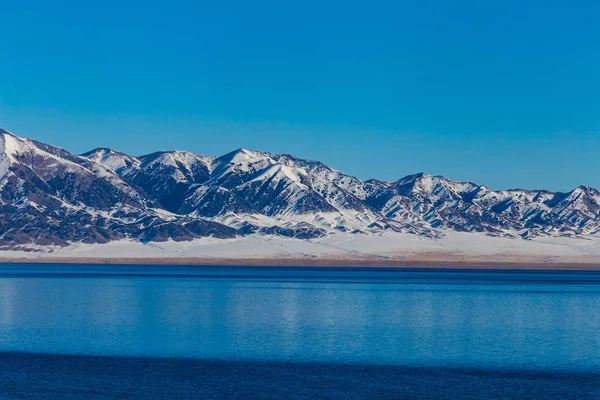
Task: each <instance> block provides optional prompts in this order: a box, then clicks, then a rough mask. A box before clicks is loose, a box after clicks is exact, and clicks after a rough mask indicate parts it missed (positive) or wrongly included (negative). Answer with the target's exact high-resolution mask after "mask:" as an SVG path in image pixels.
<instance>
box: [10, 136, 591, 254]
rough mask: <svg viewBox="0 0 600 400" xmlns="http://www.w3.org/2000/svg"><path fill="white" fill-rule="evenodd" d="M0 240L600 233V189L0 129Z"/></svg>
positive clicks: (25, 243) (43, 242)
mask: <svg viewBox="0 0 600 400" xmlns="http://www.w3.org/2000/svg"><path fill="white" fill-rule="evenodd" d="M0 188H1V191H0V247H1V248H19V246H21V247H23V248H26V247H27V246H28V245H29V246H30V247H31V246H33V245H36V246H37V245H55V246H66V245H69V244H72V243H76V242H84V243H105V242H109V241H115V240H123V239H126V240H134V241H142V242H148V241H166V240H175V241H188V240H194V239H196V238H201V237H205V236H213V237H217V238H233V237H236V236H247V235H275V236H283V237H293V238H298V239H317V238H323V237H329V236H332V235H336V234H341V233H345V234H361V235H381V234H382V233H383V232H395V233H402V234H412V235H415V236H419V237H426V238H440V237H443V236H444V235H445V234H446V233H447V232H450V231H457V232H480V233H483V234H486V235H488V236H501V237H509V238H524V239H530V238H534V237H539V236H548V237H552V236H571V237H573V236H586V235H594V234H597V233H598V232H599V231H600V192H598V191H597V190H596V189H594V188H591V187H586V186H580V187H578V188H575V189H574V190H573V191H571V192H568V193H552V192H548V191H527V190H520V189H516V190H503V191H494V190H491V189H489V188H488V187H486V186H482V185H477V184H474V183H470V182H456V181H452V180H450V179H448V178H445V177H442V176H431V175H427V174H416V175H410V176H407V177H404V178H401V179H399V180H397V181H392V182H383V181H378V180H375V179H372V180H369V181H362V180H360V179H358V178H356V177H352V176H350V175H347V174H344V173H343V172H341V171H338V170H335V169H333V168H330V167H328V166H327V165H325V164H323V163H321V162H319V161H311V160H303V159H299V158H297V157H294V156H291V155H288V154H274V153H267V152H261V151H250V150H245V149H238V150H236V151H233V152H231V153H228V154H225V155H223V156H220V157H212V156H204V155H199V154H195V153H191V152H187V151H165V152H158V153H153V154H149V155H144V156H131V155H128V154H125V153H120V152H117V151H114V150H111V149H107V148H99V149H95V150H92V151H90V152H88V153H85V154H82V155H81V156H77V155H73V154H71V153H69V152H68V151H66V150H64V149H60V148H57V147H53V146H50V145H46V144H43V143H39V142H37V141H34V140H31V139H26V138H21V137H18V136H15V135H13V134H11V133H9V132H7V131H4V130H0Z"/></svg>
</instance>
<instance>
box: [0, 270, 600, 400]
mask: <svg viewBox="0 0 600 400" xmlns="http://www.w3.org/2000/svg"><path fill="white" fill-rule="evenodd" d="M0 351H1V352H3V353H2V355H0V361H1V362H2V365H3V371H2V372H1V373H0V389H1V391H0V393H2V394H3V395H4V396H5V397H6V398H64V397H65V396H63V397H61V393H63V394H64V393H69V395H68V396H66V397H68V398H149V397H154V398H195V397H196V398H197V397H198V396H203V397H205V398H207V397H208V398H227V397H229V398H231V397H236V396H238V397H239V396H241V397H245V398H282V397H288V398H290V397H291V398H315V397H316V398H385V397H389V398H470V397H471V398H524V397H528V398H549V399H554V398H556V399H558V398H590V399H592V398H599V397H600V273H597V272H575V271H569V272H556V271H554V272H550V271H531V272H529V271H489V270H486V271H474V270H468V271H467V270H417V269H376V268H369V269H357V268H257V267H248V268H234V267H185V266H150V265H146V266H123V265H120V266H98V265H80V266H74V265H36V264H30V265H9V264H6V265H2V266H0ZM37 353H39V354H37ZM90 356H93V357H90ZM42 393H46V394H45V396H46V397H44V396H42ZM52 393H53V394H52ZM125 394H126V395H127V396H129V397H123V396H125ZM52 396H55V397H52ZM78 396H79V397H78ZM0 398H4V397H1V396H0Z"/></svg>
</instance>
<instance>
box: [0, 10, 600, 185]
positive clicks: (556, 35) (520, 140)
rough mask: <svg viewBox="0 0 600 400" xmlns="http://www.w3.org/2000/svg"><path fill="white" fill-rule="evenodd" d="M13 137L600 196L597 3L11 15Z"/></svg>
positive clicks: (3, 119)
mask: <svg viewBox="0 0 600 400" xmlns="http://www.w3.org/2000/svg"><path fill="white" fill-rule="evenodd" d="M1 14H2V27H1V30H2V32H1V34H0V126H2V127H4V128H6V129H8V130H11V131H13V132H14V133H16V134H19V135H22V136H29V137H33V138H35V139H38V140H41V141H45V142H48V143H51V144H55V145H58V146H61V147H65V148H66V149H68V150H70V151H73V152H83V151H86V150H89V149H92V148H94V147H111V148H114V149H116V150H121V151H125V152H128V153H131V154H138V155H139V154H144V153H149V152H152V151H156V150H166V149H182V150H192V151H195V152H198V153H204V154H213V155H219V154H223V153H225V152H227V151H230V150H233V149H235V148H239V147H245V148H249V149H258V150H265V151H273V152H286V153H291V154H294V155H297V156H300V157H303V158H311V159H319V160H321V161H323V162H325V163H327V164H329V165H331V166H333V167H335V168H338V169H341V170H343V171H345V172H348V173H351V174H353V175H356V176H358V177H360V178H370V177H377V178H380V179H387V180H392V179H397V178H399V177H401V176H404V175H407V174H409V173H414V172H420V171H424V172H428V173H432V174H443V175H446V176H449V177H450V178H453V179H459V180H471V181H474V182H477V183H483V184H486V185H488V186H490V187H492V188H512V187H524V188H548V189H552V190H567V189H570V188H572V187H575V186H577V185H579V184H588V185H592V186H596V187H600V174H599V172H600V157H599V155H600V154H599V153H600V152H599V150H600V69H599V66H600V23H599V22H598V18H599V16H600V2H598V1H593V0H588V1H569V2H567V1H560V2H559V1H552V0H544V1H542V0H502V1H496V0H489V1H482V0H471V1H466V0H454V1H448V0H443V1H442V0H439V1H433V0H415V1H379V0H370V1H362V2H354V1H348V0H345V1H342V0H319V1H316V0H304V1H282V0H269V1H261V0H253V1H241V0H234V1H230V0H221V1H213V2H205V1H152V0H144V1H137V0H135V1H133V0H119V1H116V0H105V1H98V2H87V1H79V0H77V1H75V0H67V1H60V0H58V1H54V2H50V1H41V0H30V1H8V2H4V4H3V5H2V10H1Z"/></svg>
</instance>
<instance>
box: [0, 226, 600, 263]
mask: <svg viewBox="0 0 600 400" xmlns="http://www.w3.org/2000/svg"><path fill="white" fill-rule="evenodd" d="M39 250H40V251H35V252H20V251H3V252H0V258H4V259H7V258H27V259H30V260H35V259H36V258H44V259H48V258H77V259H81V258H89V259H147V260H151V259H156V260H157V262H158V261H159V260H160V259H177V258H181V259H203V260H207V259H208V260H211V259H214V261H215V263H218V262H219V260H222V259H229V260H231V259H239V260H269V259H270V260H302V259H308V260H310V259H313V260H314V259H317V260H320V261H326V260H335V261H340V260H348V261H352V262H353V263H355V264H356V263H357V262H358V263H359V262H360V261H361V260H363V261H366V260H369V261H370V262H371V263H372V262H373V261H377V260H381V261H395V260H397V261H433V262H435V261H440V262H448V261H450V262H452V261H455V262H459V261H465V262H468V261H479V262H525V263H526V262H536V263H540V262H543V263H589V264H596V263H598V260H600V238H597V237H592V236H590V237H588V238H570V237H562V238H561V237H546V238H537V239H534V240H517V239H509V238H497V237H490V236H486V235H484V234H476V233H459V232H452V233H449V234H447V235H445V236H444V237H442V238H438V239H431V238H423V237H419V236H416V235H411V234H403V233H396V232H390V233H385V234H381V235H357V234H349V233H339V234H335V235H330V236H327V237H324V238H320V239H311V240H298V239H290V238H284V237H279V236H258V235H253V236H246V237H240V238H237V239H214V238H203V239H198V240H194V241H190V242H175V241H168V242H161V243H156V242H154V243H147V244H142V243H139V242H134V241H126V240H122V241H116V242H111V243H107V244H91V245H90V244H81V243H76V244H73V245H71V246H69V247H63V248H61V247H56V248H52V249H48V248H47V247H41V248H40V249H39Z"/></svg>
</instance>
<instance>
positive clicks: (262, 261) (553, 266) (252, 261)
mask: <svg viewBox="0 0 600 400" xmlns="http://www.w3.org/2000/svg"><path fill="white" fill-rule="evenodd" d="M0 263H6V264H97V265H157V264H160V265H189V266H228V267H298V268H302V267H324V268H336V267H343V268H352V267H355V268H378V267H380V268H398V269H409V268H422V269H473V270H477V269H481V270H493V269H499V270H554V271H560V270H564V271H600V260H598V262H589V261H588V260H583V261H581V262H576V261H557V262H554V261H552V262H549V261H541V260H527V259H522V260H494V259H481V258H475V259H468V258H463V259H462V260H448V259H439V260H436V259H421V260H419V259H406V260H398V259H333V258H191V257H190V258H187V257H161V258H144V257H139V258H134V257H123V258H118V257H0Z"/></svg>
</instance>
